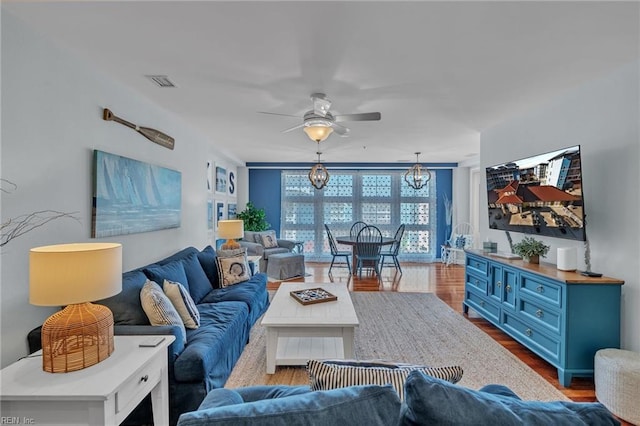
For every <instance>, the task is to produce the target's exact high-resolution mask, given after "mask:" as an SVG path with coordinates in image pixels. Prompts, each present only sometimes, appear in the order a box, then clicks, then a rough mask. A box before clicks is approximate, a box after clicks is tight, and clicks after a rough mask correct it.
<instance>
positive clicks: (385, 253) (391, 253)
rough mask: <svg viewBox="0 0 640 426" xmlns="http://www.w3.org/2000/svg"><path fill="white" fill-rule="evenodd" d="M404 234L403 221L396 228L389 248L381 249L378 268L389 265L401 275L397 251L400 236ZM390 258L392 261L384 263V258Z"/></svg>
mask: <svg viewBox="0 0 640 426" xmlns="http://www.w3.org/2000/svg"><path fill="white" fill-rule="evenodd" d="M403 235H404V223H403V224H401V225H400V226H399V227H398V229H397V230H396V235H395V236H394V237H393V244H391V247H390V248H389V249H385V250H381V251H380V255H381V256H382V260H381V261H380V270H382V268H384V267H385V266H388V267H391V266H394V267H395V268H396V269H397V270H398V272H400V275H402V268H401V267H400V262H398V252H399V251H400V243H401V242H402V236H403ZM388 257H389V258H391V260H392V261H393V263H386V264H385V260H386V259H387V258H388Z"/></svg>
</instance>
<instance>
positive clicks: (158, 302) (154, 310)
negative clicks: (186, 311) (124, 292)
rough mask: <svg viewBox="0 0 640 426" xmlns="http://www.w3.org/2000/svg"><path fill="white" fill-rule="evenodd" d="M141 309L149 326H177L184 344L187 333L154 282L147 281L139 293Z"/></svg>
mask: <svg viewBox="0 0 640 426" xmlns="http://www.w3.org/2000/svg"><path fill="white" fill-rule="evenodd" d="M140 301H141V302H142V309H144V312H145V313H146V314H147V317H148V318H149V322H150V323H151V325H177V326H179V327H180V329H181V331H182V338H183V340H184V341H185V342H186V340H187V333H186V331H185V329H184V323H183V322H182V318H180V315H179V314H178V312H177V311H176V308H174V307H173V304H171V301H170V300H169V298H168V297H167V295H166V294H164V292H163V291H162V288H161V287H160V286H159V285H158V284H157V283H155V282H154V281H151V280H147V282H146V283H145V284H144V286H143V287H142V290H141V291H140Z"/></svg>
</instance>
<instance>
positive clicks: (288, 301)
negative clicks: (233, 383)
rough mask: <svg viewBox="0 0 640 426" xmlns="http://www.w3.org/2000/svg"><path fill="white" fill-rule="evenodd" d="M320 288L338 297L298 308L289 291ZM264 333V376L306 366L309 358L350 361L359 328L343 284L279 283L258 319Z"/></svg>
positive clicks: (298, 304) (299, 305)
mask: <svg viewBox="0 0 640 426" xmlns="http://www.w3.org/2000/svg"><path fill="white" fill-rule="evenodd" d="M316 287H321V288H323V289H325V290H326V291H328V292H329V293H332V294H333V295H335V296H337V297H338V300H336V301H332V302H323V303H316V304H312V305H302V304H301V303H299V302H297V301H296V300H295V299H294V298H293V297H291V295H290V294H289V293H290V292H291V291H295V290H301V289H308V288H316ZM262 325H263V326H264V327H265V328H266V330H267V374H273V373H275V371H276V365H306V363H307V361H308V360H309V359H328V358H353V338H354V331H355V328H356V327H357V326H358V325H359V322H358V316H357V315H356V311H355V310H354V309H353V303H352V302H351V297H350V296H349V290H348V289H347V287H346V286H345V284H328V283H321V284H318V283H308V282H307V283H295V284H294V283H291V284H282V285H280V288H279V289H278V291H277V292H276V294H275V296H274V297H273V300H272V301H271V305H270V306H269V309H268V310H267V313H266V314H265V315H264V318H263V319H262Z"/></svg>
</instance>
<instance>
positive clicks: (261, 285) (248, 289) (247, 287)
mask: <svg viewBox="0 0 640 426" xmlns="http://www.w3.org/2000/svg"><path fill="white" fill-rule="evenodd" d="M230 301H237V302H244V303H245V304H246V305H247V306H248V307H249V321H248V322H247V328H249V329H250V328H251V326H252V325H253V324H254V323H255V322H256V320H257V319H258V318H259V317H260V315H262V314H263V313H264V312H265V311H266V309H267V306H268V305H269V293H267V276H266V275H265V274H263V273H258V274H256V275H254V276H252V277H251V278H250V279H249V281H245V282H243V283H242V284H240V285H232V286H229V287H224V288H218V289H214V290H213V291H211V292H210V293H209V294H207V296H206V297H205V298H204V299H202V301H201V302H200V303H219V302H230Z"/></svg>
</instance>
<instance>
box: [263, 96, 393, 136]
mask: <svg viewBox="0 0 640 426" xmlns="http://www.w3.org/2000/svg"><path fill="white" fill-rule="evenodd" d="M311 100H312V101H313V109H312V110H309V111H307V112H306V113H305V114H304V116H302V124H298V125H296V126H293V127H290V128H288V129H285V130H283V131H282V133H287V132H290V131H292V130H295V129H299V128H303V130H304V132H305V133H306V134H307V135H308V136H309V138H311V140H313V141H315V142H318V143H320V142H322V141H323V140H325V139H326V138H327V137H329V135H330V134H331V133H332V132H336V133H337V134H338V135H340V136H343V137H344V136H348V135H349V128H348V127H345V126H343V125H342V124H338V123H342V122H345V121H377V120H380V118H381V114H380V113H379V112H363V113H357V114H340V115H333V114H332V113H331V112H330V111H329V108H331V101H330V100H329V99H327V95H325V94H324V93H312V94H311ZM260 113H261V114H271V115H283V116H285V117H298V116H297V115H289V114H279V113H276V112H262V111H260ZM298 118H300V117H298Z"/></svg>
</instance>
